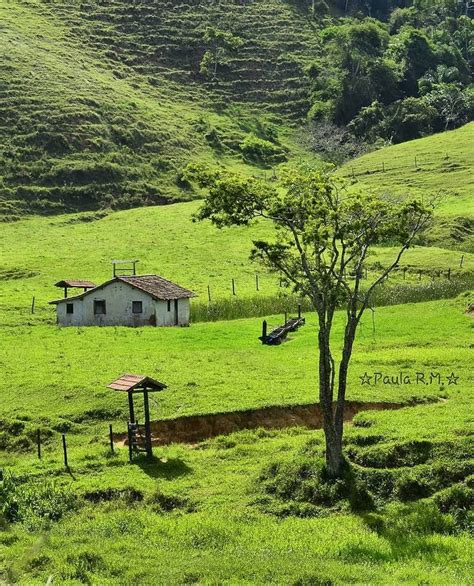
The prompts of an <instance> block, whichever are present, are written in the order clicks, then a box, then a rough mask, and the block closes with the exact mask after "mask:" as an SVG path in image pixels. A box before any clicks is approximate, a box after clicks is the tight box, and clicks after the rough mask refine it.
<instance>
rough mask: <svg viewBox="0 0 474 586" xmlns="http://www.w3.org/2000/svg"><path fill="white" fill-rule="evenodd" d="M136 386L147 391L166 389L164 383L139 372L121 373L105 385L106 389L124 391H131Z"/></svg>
mask: <svg viewBox="0 0 474 586" xmlns="http://www.w3.org/2000/svg"><path fill="white" fill-rule="evenodd" d="M137 387H139V388H140V389H142V388H143V387H146V388H147V390H149V391H162V390H163V389H166V385H165V384H164V383H160V382H159V381H157V380H155V379H153V378H150V377H149V376H143V375H141V374H122V376H121V377H120V378H118V379H117V380H114V382H112V383H110V385H107V388H108V389H113V390H114V391H124V392H126V393H130V392H133V391H134V390H135V389H136V388H137Z"/></svg>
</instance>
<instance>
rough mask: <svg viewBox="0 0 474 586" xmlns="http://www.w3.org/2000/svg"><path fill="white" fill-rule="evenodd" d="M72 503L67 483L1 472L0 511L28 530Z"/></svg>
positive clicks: (70, 507)
mask: <svg viewBox="0 0 474 586" xmlns="http://www.w3.org/2000/svg"><path fill="white" fill-rule="evenodd" d="M75 507H76V496H75V495H74V493H73V492H72V491H71V490H69V489H68V488H67V487H64V486H60V485H59V484H57V483H55V482H53V481H50V480H39V481H37V482H28V483H25V482H24V481H21V480H19V479H18V478H15V476H13V475H6V476H4V478H3V480H1V481H0V513H1V514H2V515H4V517H5V518H6V519H7V521H9V522H11V523H23V524H24V525H25V527H26V528H28V529H30V530H37V529H39V528H42V527H43V526H47V525H48V524H49V523H50V522H51V521H58V520H59V519H61V517H62V516H63V515H64V514H65V513H66V512H68V511H73V510H74V508H75Z"/></svg>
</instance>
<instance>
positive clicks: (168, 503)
mask: <svg viewBox="0 0 474 586" xmlns="http://www.w3.org/2000/svg"><path fill="white" fill-rule="evenodd" d="M147 502H148V503H149V504H151V505H153V509H154V510H155V511H156V512H160V513H170V512H172V511H175V510H177V509H184V510H185V511H186V512H191V511H194V510H195V508H194V506H193V505H192V504H191V503H190V502H189V500H188V499H186V498H182V497H180V496H177V495H170V494H163V493H162V492H161V491H160V490H157V491H156V492H155V493H154V494H153V495H152V496H151V497H150V498H149V499H148V500H147Z"/></svg>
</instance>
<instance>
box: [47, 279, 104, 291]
mask: <svg viewBox="0 0 474 586" xmlns="http://www.w3.org/2000/svg"><path fill="white" fill-rule="evenodd" d="M55 286H56V287H82V288H87V289H92V288H94V287H97V285H96V284H95V283H93V282H92V281H84V280H83V279H64V280H63V281H58V282H57V283H55Z"/></svg>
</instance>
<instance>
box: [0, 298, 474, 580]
mask: <svg viewBox="0 0 474 586" xmlns="http://www.w3.org/2000/svg"><path fill="white" fill-rule="evenodd" d="M469 300H470V297H469V296H467V295H464V296H462V297H460V298H458V299H457V300H455V301H437V302H431V303H425V304H417V305H406V306H398V307H390V308H383V309H380V310H377V314H376V321H375V323H376V332H375V335H374V334H373V332H372V321H371V318H370V316H368V317H367V318H366V319H365V320H364V324H363V326H362V330H361V332H360V337H359V340H358V343H357V347H356V350H355V356H354V362H353V365H352V369H351V377H350V388H349V398H351V399H356V398H357V399H360V400H369V401H389V402H391V401H393V402H399V401H406V402H407V403H410V404H411V405H410V406H407V407H405V408H404V409H401V410H397V411H376V412H374V411H370V412H366V413H361V414H359V415H358V416H356V418H355V421H354V425H353V426H348V428H347V436H346V451H347V454H348V455H349V458H350V459H352V460H353V461H354V466H356V468H357V469H360V470H361V471H362V472H364V471H365V473H367V474H379V475H380V474H383V475H385V476H384V478H385V477H387V478H388V477H390V475H391V474H392V475H393V474H395V475H396V477H397V478H399V477H400V478H402V479H405V480H404V482H405V483H406V482H408V481H411V480H410V478H411V477H413V478H415V477H416V475H421V476H422V477H425V478H428V479H429V478H431V477H433V478H438V477H439V475H440V474H441V472H440V470H447V472H446V473H443V474H444V475H443V476H442V477H441V478H438V480H436V483H437V485H436V486H437V488H431V489H430V491H431V492H428V493H427V494H426V495H425V498H421V499H416V501H415V502H413V501H411V500H409V501H406V499H405V498H402V497H396V498H395V497H394V499H395V500H394V501H393V502H392V503H391V504H387V505H383V504H381V505H379V513H377V514H381V515H382V518H383V525H380V523H381V522H377V523H378V524H377V523H376V518H377V515H376V514H366V513H357V512H355V511H351V510H341V511H340V512H332V513H331V512H329V511H327V512H326V513H324V512H322V513H321V514H319V515H316V516H315V514H314V513H311V509H309V511H307V512H306V513H304V511H305V510H306V509H304V508H301V507H300V508H296V509H295V512H294V513H291V510H289V509H288V510H287V511H286V512H285V513H282V512H280V513H276V512H275V511H274V510H273V509H272V507H271V501H269V497H268V496H266V495H265V494H264V492H263V489H262V484H261V481H260V480H259V477H260V476H261V474H262V470H263V469H266V468H267V467H268V466H269V465H270V464H272V463H275V462H288V463H289V464H291V462H293V461H298V460H299V459H301V458H306V457H307V455H308V454H311V457H312V458H314V457H317V456H318V455H320V454H321V453H322V450H323V436H322V432H321V431H309V430H305V429H301V428H289V429H287V430H281V431H276V430H262V429H260V430H254V431H241V432H237V433H234V434H232V435H230V436H225V437H224V436H223V437H219V438H215V439H213V440H208V441H205V442H201V443H200V444H198V445H195V446H188V445H171V446H167V447H157V448H155V455H156V458H157V459H156V460H155V461H154V462H151V463H146V462H145V461H144V460H140V459H139V460H137V461H136V463H135V464H133V465H129V464H128V462H127V450H126V449H119V448H117V449H116V453H115V455H111V454H110V452H109V449H108V443H107V429H108V425H107V424H108V423H109V421H110V420H111V418H112V417H108V416H107V410H108V411H109V413H111V414H112V413H113V410H114V409H116V410H118V412H117V413H115V414H114V415H113V417H114V418H115V419H113V421H114V425H115V426H116V428H119V427H120V426H123V425H124V422H125V419H126V405H125V399H124V397H123V396H122V395H121V394H120V393H114V392H113V391H110V390H107V389H105V385H106V384H107V383H108V382H109V381H110V380H111V379H112V378H114V376H116V375H117V373H121V372H123V371H124V370H130V371H138V372H146V373H147V374H150V375H152V376H156V377H158V378H159V379H161V380H164V381H165V382H167V383H168V385H169V388H168V389H167V390H166V391H164V392H163V393H160V394H157V395H154V398H155V399H156V400H157V403H158V405H155V404H152V405H153V416H159V417H163V416H164V417H173V416H176V415H182V414H185V413H202V412H212V411H225V410H232V409H241V408H248V407H256V406H259V405H268V404H275V405H276V404H278V405H282V404H285V403H303V402H309V401H313V400H314V398H315V383H316V380H315V370H316V363H315V358H316V350H315V327H314V321H313V320H312V319H310V320H309V322H308V324H307V325H306V326H305V327H303V328H302V329H301V330H300V331H299V332H297V333H295V334H294V335H293V336H291V339H290V341H288V342H287V343H285V344H283V345H282V346H280V347H277V348H264V347H262V346H260V345H259V342H258V340H257V339H256V336H257V334H258V329H259V325H260V322H259V320H237V321H231V322H225V323H215V324H199V325H193V326H192V327H190V328H187V329H161V330H155V329H152V328H149V329H147V328H144V329H143V330H132V329H126V328H117V329H113V328H111V329H109V328H103V329H96V328H84V329H75V328H74V329H72V328H69V329H63V330H58V329H56V328H54V327H47V326H31V327H24V328H21V327H17V328H5V329H4V334H6V335H3V336H2V349H1V354H2V361H3V364H2V366H3V372H4V377H3V378H2V388H1V393H2V398H3V404H4V405H6V406H7V408H6V409H4V410H3V415H2V417H3V418H4V420H6V421H8V422H14V421H16V422H17V425H18V422H21V421H23V422H24V423H25V424H26V425H27V426H32V427H33V426H36V425H42V426H43V429H45V428H47V427H48V426H50V425H53V426H55V427H56V429H61V430H62V431H66V435H67V438H68V444H69V461H70V467H71V468H70V471H69V472H66V471H65V470H64V468H63V465H62V452H61V447H60V436H59V432H58V431H55V432H54V433H53V435H52V436H51V437H49V438H48V439H47V440H46V444H45V446H44V452H43V459H42V460H41V461H39V460H38V459H37V458H36V455H35V451H34V446H31V447H30V448H25V447H23V448H18V447H16V448H13V447H12V448H10V449H9V450H8V451H5V452H3V454H2V461H1V464H2V468H3V472H4V474H5V475H8V474H11V473H14V474H16V475H17V477H19V478H23V482H25V481H27V483H26V484H23V485H22V486H23V487H25V486H26V487H28V486H31V487H33V490H34V491H35V495H36V496H34V497H29V498H30V499H31V498H32V499H33V501H32V503H33V504H32V505H31V506H32V507H33V508H34V502H36V501H35V499H38V498H39V497H38V496H37V495H38V494H43V491H46V490H51V491H52V490H59V488H60V489H61V491H64V493H65V494H70V495H74V498H75V499H76V500H75V501H74V502H75V505H74V507H73V508H72V509H71V510H70V511H69V512H64V513H63V517H62V519H61V520H59V521H55V522H52V523H50V524H48V523H46V525H44V524H42V521H41V517H40V516H39V515H40V513H31V514H30V515H29V516H26V517H25V519H24V521H23V522H17V523H13V524H10V525H8V526H5V525H4V527H3V529H2V530H0V576H2V578H3V579H4V580H5V581H7V582H12V581H14V582H17V583H28V584H31V583H35V584H36V583H45V582H46V581H47V580H48V578H49V577H50V576H53V577H54V580H55V581H57V582H60V583H65V584H79V583H84V582H91V583H101V584H102V583H103V584H108V583H116V582H117V581H118V582H120V583H132V582H138V583H141V582H153V583H159V584H183V583H199V584H216V583H229V584H234V583H239V584H246V583H248V584H268V583H275V584H282V583H291V584H296V583H301V584H313V583H321V582H329V581H331V583H333V584H346V583H357V582H359V581H363V582H364V583H371V584H372V583H373V584H380V583H397V584H399V583H408V584H415V583H420V582H423V583H428V584H461V583H462V584H464V583H466V584H467V583H471V582H472V579H473V575H472V564H471V560H472V556H471V554H472V539H471V538H470V537H469V535H468V533H466V532H465V530H464V529H459V530H458V529H453V527H454V525H452V523H453V521H452V517H451V516H450V515H449V514H448V515H444V516H442V515H441V516H440V514H439V513H436V512H434V509H433V508H432V507H433V506H434V505H433V502H437V501H436V499H445V500H446V498H447V497H445V496H443V495H445V494H448V495H451V496H449V498H450V499H452V498H454V497H453V496H452V494H457V493H456V492H455V491H458V492H459V491H465V490H467V488H463V487H465V486H467V485H466V483H469V479H466V474H469V470H470V469H471V468H472V464H470V463H469V462H470V461H471V460H470V459H469V458H470V456H469V452H468V451H466V449H467V444H466V448H462V446H463V445H464V444H465V442H466V441H469V435H470V434H472V414H473V412H472V389H473V384H472V383H473V379H472V368H471V364H472V348H470V342H471V340H472V327H473V322H472V319H473V318H472V316H469V315H468V314H466V312H465V309H466V305H467V303H468V302H469ZM275 320H277V318H272V320H271V322H272V323H273V321H275ZM340 328H341V322H340V316H338V319H337V322H336V328H335V335H336V336H339V335H340V333H341V329H340ZM14 332H16V335H15V338H14V337H13V334H14ZM13 340H15V346H14V345H13ZM378 370H380V371H383V372H386V373H387V374H390V375H394V376H396V375H397V373H399V372H400V371H404V372H408V373H412V372H414V371H423V372H427V373H430V372H437V371H439V372H440V373H442V375H443V377H444V376H445V375H448V374H451V373H452V372H453V373H454V374H455V375H456V376H459V380H458V384H456V385H454V384H453V385H449V384H447V382H445V381H444V383H443V385H442V386H440V385H434V386H426V387H424V386H422V385H408V386H407V387H401V386H397V385H393V386H391V385H382V386H377V387H367V386H363V387H362V386H361V384H360V381H359V380H358V376H359V375H360V374H361V373H363V372H365V371H367V372H369V373H372V372H374V371H378ZM427 399H429V401H428V402H426V400H427ZM120 410H121V413H119V412H120ZM86 412H89V414H90V416H89V417H90V418H89V419H88V418H87V416H86V417H84V414H85V413H86ZM93 417H99V419H92V418H93ZM60 423H62V424H63V427H59V424H60ZM463 442H464V443H463ZM404 446H405V447H404ZM417 446H423V449H424V450H426V449H429V452H430V454H431V455H429V454H428V455H426V457H423V459H422V460H420V459H419V455H418V456H417V454H418V452H416V451H412V450H415V449H419V448H417ZM454 446H458V447H454ZM463 449H464V451H463ZM394 450H395V452H394V453H399V454H400V455H399V456H398V460H399V461H397V462H398V463H397V462H395V461H394V462H393V463H391V464H389V466H388V467H389V468H390V469H389V470H387V469H384V466H385V467H386V466H387V464H385V465H382V466H381V468H380V470H379V469H378V468H377V469H373V468H370V467H367V464H366V463H365V462H366V461H367V460H368V458H372V460H374V459H375V458H384V459H387V458H389V457H392V456H390V453H391V451H394ZM407 450H408V451H407ZM470 453H471V456H472V451H471V452H470ZM403 454H405V455H403ZM408 458H415V459H414V460H413V461H412V460H407V462H406V463H404V459H408ZM416 458H418V459H416ZM382 461H383V460H382ZM408 462H410V463H408ZM453 467H454V468H453ZM470 467H471V468H470ZM407 475H411V476H407ZM407 478H408V480H407ZM433 482H435V481H433ZM433 486H435V485H433ZM34 487H36V488H34ZM45 487H46V488H45ZM47 487H49V488H47ZM51 487H56V488H55V489H54V488H51ZM433 491H434V492H433ZM446 491H448V492H446ZM453 491H454V492H453ZM77 499H79V500H77ZM22 502H23V501H22ZM27 502H30V501H27ZM442 502H445V501H442ZM52 503H55V504H54V506H55V507H57V508H58V509H60V503H59V502H56V501H54V499H53V501H52V502H50V503H49V505H47V506H46V509H45V510H48V506H53V504H52ZM24 506H30V505H24ZM43 506H45V505H44V504H43ZM55 510H56V509H55ZM40 511H41V509H40ZM453 514H454V513H453ZM374 515H375V517H374ZM450 519H451V520H450ZM453 519H454V517H453ZM374 523H375V524H374ZM450 523H451V525H450ZM450 527H451V528H450ZM143 543H145V544H146V546H143V547H142V545H143Z"/></svg>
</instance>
